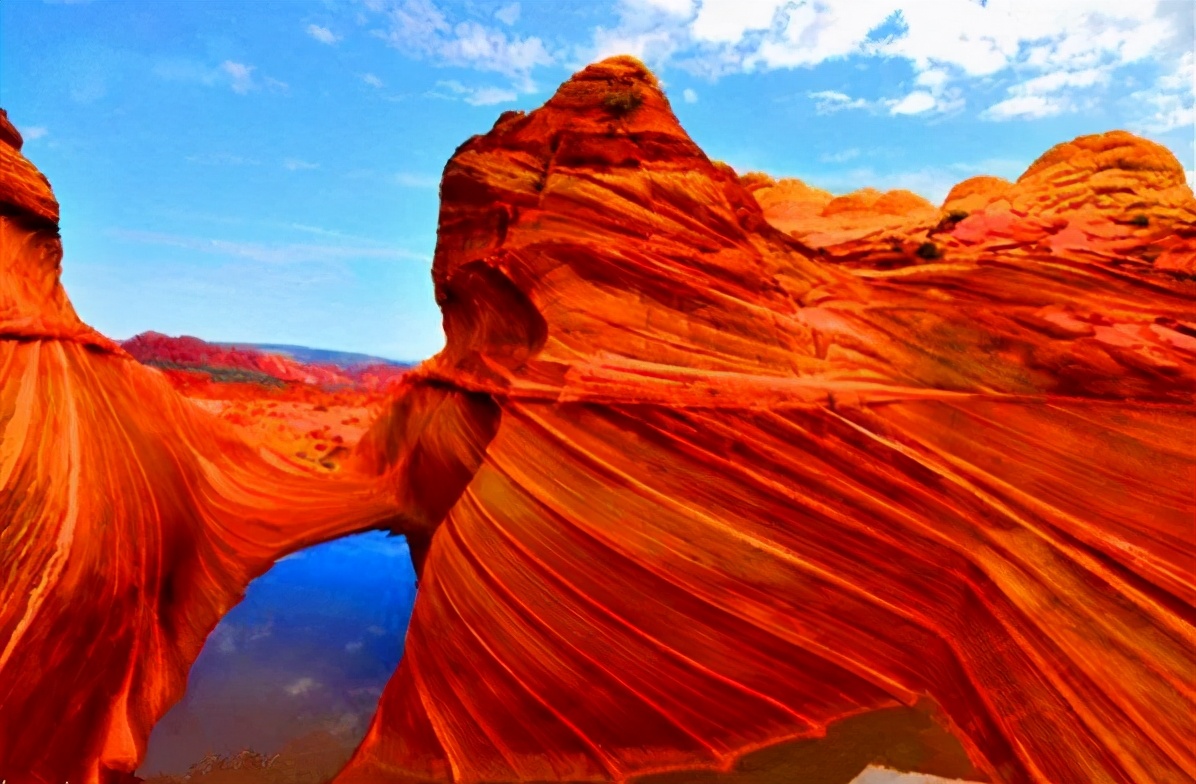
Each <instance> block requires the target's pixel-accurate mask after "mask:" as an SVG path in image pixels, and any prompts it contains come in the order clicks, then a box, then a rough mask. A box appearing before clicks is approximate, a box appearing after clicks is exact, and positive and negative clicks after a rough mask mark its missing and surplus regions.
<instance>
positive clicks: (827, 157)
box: [818, 147, 860, 163]
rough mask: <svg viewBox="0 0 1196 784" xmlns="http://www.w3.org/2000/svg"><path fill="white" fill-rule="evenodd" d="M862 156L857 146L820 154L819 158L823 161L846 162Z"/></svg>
mask: <svg viewBox="0 0 1196 784" xmlns="http://www.w3.org/2000/svg"><path fill="white" fill-rule="evenodd" d="M858 157H860V151H859V150H858V149H856V148H855V147H852V148H851V149H848V150H843V151H842V152H832V153H826V154H823V155H819V156H818V160H820V161H822V162H823V163H846V162H847V161H850V160H852V159H855V158H858Z"/></svg>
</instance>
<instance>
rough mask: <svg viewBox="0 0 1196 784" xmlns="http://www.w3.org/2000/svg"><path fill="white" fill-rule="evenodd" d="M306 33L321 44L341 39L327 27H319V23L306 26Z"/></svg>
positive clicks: (332, 42)
mask: <svg viewBox="0 0 1196 784" xmlns="http://www.w3.org/2000/svg"><path fill="white" fill-rule="evenodd" d="M307 34H308V35H310V36H311V37H312V38H314V39H316V40H317V41H319V42H320V43H322V44H334V43H336V42H337V41H339V40H341V37H340V36H339V35H337V34H336V33H334V32H332V31H331V30H329V29H328V28H327V27H320V26H319V25H314V24H310V25H308V26H307Z"/></svg>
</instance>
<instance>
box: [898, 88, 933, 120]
mask: <svg viewBox="0 0 1196 784" xmlns="http://www.w3.org/2000/svg"><path fill="white" fill-rule="evenodd" d="M934 107H935V100H934V96H933V95H931V94H930V93H928V92H923V91H921V90H919V91H917V92H912V93H910V94H909V95H907V96H905V97H904V98H902V99H901V100H899V101H897V102H896V103H895V104H893V105H892V106H890V107H889V114H921V113H922V112H927V111H930V110H931V109H933V108H934Z"/></svg>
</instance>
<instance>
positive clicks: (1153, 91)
mask: <svg viewBox="0 0 1196 784" xmlns="http://www.w3.org/2000/svg"><path fill="white" fill-rule="evenodd" d="M1130 99H1131V100H1132V101H1135V102H1136V103H1137V105H1138V106H1140V107H1142V108H1143V109H1144V110H1145V112H1146V114H1145V116H1144V117H1142V119H1141V120H1139V121H1138V123H1137V124H1138V126H1139V127H1140V128H1142V129H1143V130H1145V131H1148V132H1151V133H1166V132H1168V131H1173V130H1175V129H1177V128H1184V127H1192V126H1196V52H1192V51H1188V52H1186V53H1185V54H1184V55H1183V56H1182V57H1181V58H1180V59H1179V62H1177V63H1176V64H1175V67H1174V68H1173V69H1172V70H1171V71H1170V72H1167V73H1164V74H1163V75H1161V76H1160V77H1159V78H1158V79H1157V80H1156V81H1155V83H1154V85H1153V86H1152V87H1151V88H1150V89H1148V90H1140V91H1138V92H1135V93H1132V94H1131V95H1130Z"/></svg>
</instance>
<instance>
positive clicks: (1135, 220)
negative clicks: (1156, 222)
mask: <svg viewBox="0 0 1196 784" xmlns="http://www.w3.org/2000/svg"><path fill="white" fill-rule="evenodd" d="M1130 224H1131V225H1133V226H1149V225H1150V218H1149V217H1147V216H1146V215H1142V214H1138V215H1135V216H1134V217H1132V218H1130Z"/></svg>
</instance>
